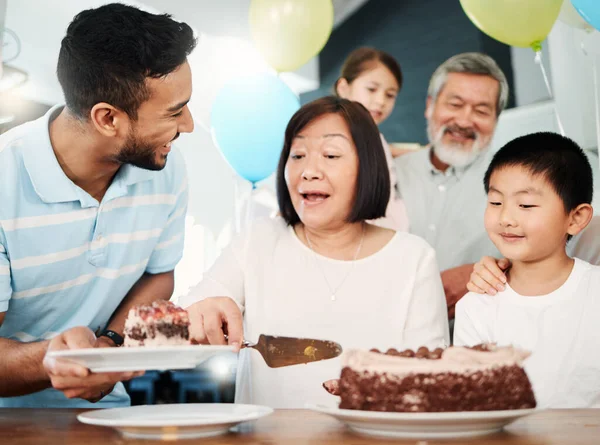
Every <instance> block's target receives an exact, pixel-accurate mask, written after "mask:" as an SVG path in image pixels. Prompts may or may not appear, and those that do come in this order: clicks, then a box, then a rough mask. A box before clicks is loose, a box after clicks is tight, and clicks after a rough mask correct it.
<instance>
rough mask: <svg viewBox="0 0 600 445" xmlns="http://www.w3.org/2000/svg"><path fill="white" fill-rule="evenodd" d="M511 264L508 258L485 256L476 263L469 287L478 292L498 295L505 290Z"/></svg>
mask: <svg viewBox="0 0 600 445" xmlns="http://www.w3.org/2000/svg"><path fill="white" fill-rule="evenodd" d="M510 266H511V264H510V261H509V260H507V259H506V258H501V259H499V260H497V259H496V258H493V257H491V256H484V257H483V258H482V259H481V260H479V262H478V263H475V266H474V267H473V273H472V274H471V278H470V281H469V283H468V284H467V289H469V290H470V291H471V292H477V293H478V294H488V295H496V294H497V293H498V292H499V291H503V290H504V287H505V286H504V283H506V271H507V270H508V269H509V268H510Z"/></svg>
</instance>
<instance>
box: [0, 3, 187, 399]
mask: <svg viewBox="0 0 600 445" xmlns="http://www.w3.org/2000/svg"><path fill="white" fill-rule="evenodd" d="M195 43H196V41H195V38H194V36H193V31H192V30H191V28H190V27H189V26H188V25H186V24H185V23H178V22H175V21H174V20H172V19H171V18H170V17H169V16H167V15H153V14H149V13H146V12H143V11H140V10H138V9H136V8H133V7H130V6H126V5H123V4H109V5H105V6H102V7H100V8H97V9H91V10H87V11H83V12H81V13H80V14H78V15H77V16H76V17H75V18H74V20H73V22H72V23H71V24H70V25H69V27H68V29H67V34H66V37H65V38H64V39H63V41H62V45H61V49H60V54H59V59H58V67H57V73H58V79H59V81H60V83H61V86H62V89H63V92H64V95H65V102H66V105H65V106H57V107H54V108H52V109H51V110H50V111H49V112H48V113H47V114H46V115H45V116H43V117H42V118H40V119H38V120H36V121H34V122H30V123H27V124H24V125H22V126H20V127H17V128H15V129H13V130H11V131H9V132H7V133H5V134H4V135H2V136H1V137H0V357H2V359H1V360H0V407H89V406H96V407H97V406H99V405H100V406H104V407H109V406H120V405H127V404H128V403H129V398H128V397H127V394H126V393H125V391H124V388H123V386H122V384H120V383H119V384H117V385H116V386H115V383H117V382H119V381H121V380H126V379H129V378H131V377H133V376H134V375H135V374H133V373H102V374H94V373H91V372H89V370H87V369H85V368H82V367H79V366H75V365H69V364H67V363H64V362H60V361H51V360H48V359H46V360H44V357H45V354H46V352H47V350H53V349H66V348H81V347H88V348H89V347H111V346H112V347H114V346H117V345H118V344H119V343H120V342H121V340H122V339H121V338H120V337H121V336H122V333H123V325H124V321H125V317H126V314H127V312H128V310H129V308H131V307H132V306H133V305H136V304H140V303H149V302H151V301H154V300H157V299H168V298H170V296H171V294H172V292H173V285H174V283H173V280H174V277H173V270H174V268H175V265H176V264H177V262H178V261H179V259H180V258H181V256H182V251H183V234H184V226H185V224H184V221H185V215H186V208H187V198H188V189H187V180H186V173H185V166H184V163H183V160H182V157H181V155H180V154H179V153H178V152H177V151H176V150H174V149H173V148H172V147H171V143H172V142H173V141H174V140H175V139H176V138H177V137H178V136H179V134H180V133H188V132H191V131H192V129H193V122H192V117H191V115H190V112H189V110H188V108H187V103H188V101H189V99H190V96H191V93H192V86H191V72H190V67H189V65H188V63H187V56H188V55H189V54H190V52H191V51H192V50H193V48H194V46H195ZM94 333H95V334H94ZM91 402H96V404H95V405H92V404H91Z"/></svg>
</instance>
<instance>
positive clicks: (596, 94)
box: [592, 55, 600, 150]
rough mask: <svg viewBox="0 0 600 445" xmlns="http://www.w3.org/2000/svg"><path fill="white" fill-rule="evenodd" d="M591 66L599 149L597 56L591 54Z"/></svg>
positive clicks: (599, 108) (599, 118) (599, 109)
mask: <svg viewBox="0 0 600 445" xmlns="http://www.w3.org/2000/svg"><path fill="white" fill-rule="evenodd" d="M592 67H593V70H594V106H595V108H596V140H597V144H598V146H597V147H596V148H597V149H599V150H600V104H599V103H598V102H599V98H598V57H597V56H595V55H594V56H593V58H592Z"/></svg>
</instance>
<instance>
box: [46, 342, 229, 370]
mask: <svg viewBox="0 0 600 445" xmlns="http://www.w3.org/2000/svg"><path fill="white" fill-rule="evenodd" d="M233 350H234V347H233V346H207V345H182V346H155V347H136V348H134V347H127V348H125V347H121V348H90V349H71V350H67V351H51V352H49V353H48V356H49V357H54V358H60V359H67V360H70V361H72V362H75V363H77V364H80V365H82V366H85V367H86V368H89V369H90V370H91V371H92V372H126V371H165V370H168V369H191V368H195V367H196V366H198V365H199V364H200V363H202V362H203V361H205V360H207V359H209V358H211V357H213V356H215V355H217V354H222V353H224V352H227V353H229V352H232V351H233Z"/></svg>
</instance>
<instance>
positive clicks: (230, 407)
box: [77, 403, 273, 440]
mask: <svg viewBox="0 0 600 445" xmlns="http://www.w3.org/2000/svg"><path fill="white" fill-rule="evenodd" d="M272 412H273V410H272V409H271V408H268V407H266V406H257V405H237V404H227V403H186V404H173V405H143V406H131V407H128V408H110V409H101V410H94V411H86V412H84V413H81V414H79V415H78V416H77V419H78V420H79V421H80V422H82V423H87V424H89V425H99V426H107V427H112V428H115V429H116V430H118V431H119V432H120V433H121V434H122V435H123V436H125V437H129V438H135V439H161V440H175V439H195V438H200V437H211V436H218V435H220V434H225V433H227V432H228V431H229V429H230V428H232V427H234V426H236V425H238V424H240V423H243V422H249V421H252V420H256V419H259V418H260V417H263V416H267V415H269V414H271V413H272Z"/></svg>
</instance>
